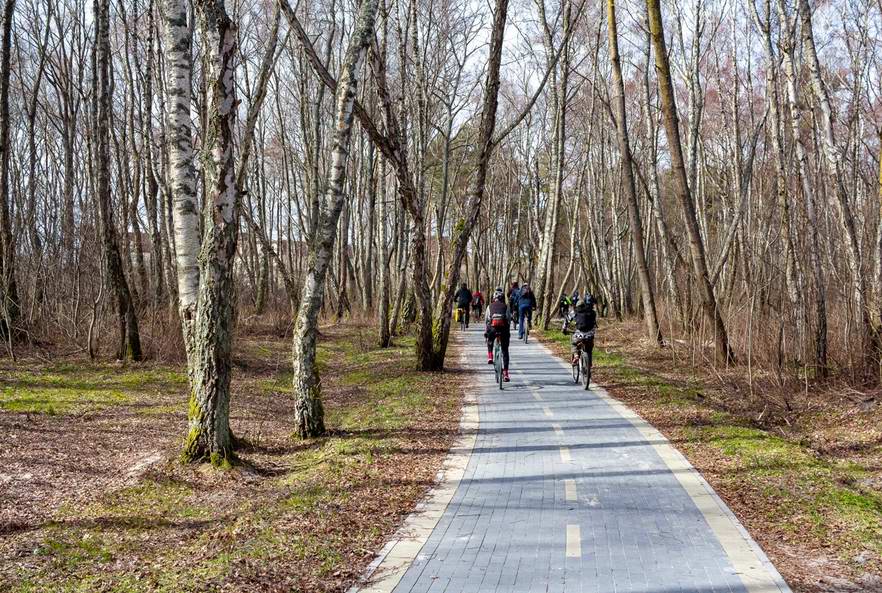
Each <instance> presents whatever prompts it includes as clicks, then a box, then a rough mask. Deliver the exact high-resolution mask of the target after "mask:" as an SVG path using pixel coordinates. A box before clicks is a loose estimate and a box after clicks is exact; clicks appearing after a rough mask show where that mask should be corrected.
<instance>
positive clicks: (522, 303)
mask: <svg viewBox="0 0 882 593" xmlns="http://www.w3.org/2000/svg"><path fill="white" fill-rule="evenodd" d="M535 310H536V295H534V294H533V289H532V288H530V285H529V284H527V283H526V282H524V284H523V286H521V296H520V298H519V299H518V322H517V323H518V337H519V338H520V339H522V340H523V339H524V330H525V329H526V328H525V326H524V320H525V319H526V320H528V321H529V322H530V323H533V311H535Z"/></svg>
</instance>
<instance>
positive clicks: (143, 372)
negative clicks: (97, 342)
mask: <svg viewBox="0 0 882 593" xmlns="http://www.w3.org/2000/svg"><path fill="white" fill-rule="evenodd" d="M2 375H3V379H2V380H0V409H3V410H6V411H9V412H24V413H29V414H72V413H81V412H85V411H96V410H101V409H104V408H107V407H109V406H115V405H123V404H128V403H131V402H133V401H136V400H137V399H139V398H140V397H141V396H148V395H153V394H155V393H156V392H157V391H169V390H177V389H180V388H181V387H183V386H184V385H185V384H186V376H185V375H183V374H182V373H181V372H179V371H178V370H176V369H170V368H138V367H128V368H125V369H120V368H118V367H115V366H111V365H95V364H80V365H74V364H58V365H50V366H46V367H41V368H38V369H28V370H23V369H12V370H9V371H7V370H4V371H3V373H2Z"/></svg>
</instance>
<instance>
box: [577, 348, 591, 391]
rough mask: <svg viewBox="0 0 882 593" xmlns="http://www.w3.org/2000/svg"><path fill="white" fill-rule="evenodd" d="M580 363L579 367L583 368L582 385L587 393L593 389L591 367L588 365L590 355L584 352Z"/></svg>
mask: <svg viewBox="0 0 882 593" xmlns="http://www.w3.org/2000/svg"><path fill="white" fill-rule="evenodd" d="M579 361H580V362H579V366H580V367H582V384H583V385H584V386H585V390H586V391H587V390H588V389H590V387H591V367H590V366H589V363H588V353H587V352H585V351H584V350H583V351H582V354H581V355H580V356H579Z"/></svg>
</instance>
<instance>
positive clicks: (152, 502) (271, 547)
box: [0, 328, 459, 593]
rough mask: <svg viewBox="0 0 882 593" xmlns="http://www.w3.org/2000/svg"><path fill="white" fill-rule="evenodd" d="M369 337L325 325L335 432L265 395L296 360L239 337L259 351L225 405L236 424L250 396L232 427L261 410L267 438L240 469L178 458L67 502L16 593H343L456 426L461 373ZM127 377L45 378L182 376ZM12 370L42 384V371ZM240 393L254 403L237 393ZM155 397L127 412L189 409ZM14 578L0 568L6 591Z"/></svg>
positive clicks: (161, 378)
mask: <svg viewBox="0 0 882 593" xmlns="http://www.w3.org/2000/svg"><path fill="white" fill-rule="evenodd" d="M361 329H363V328H359V330H361ZM355 336H357V337H355ZM373 337H374V336H373V335H372V333H371V332H369V331H368V332H365V331H359V333H357V334H349V333H346V334H343V333H342V332H341V331H339V330H337V329H336V328H329V329H323V337H322V339H321V341H320V342H319V349H318V360H319V362H320V368H319V370H320V373H321V379H322V390H323V397H324V404H325V412H326V417H325V422H326V426H327V428H328V429H329V436H326V437H322V438H318V439H312V440H307V441H300V440H298V439H296V438H294V437H292V436H291V427H292V426H293V417H292V416H293V414H292V411H291V407H289V406H280V405H275V403H274V402H275V400H273V399H271V398H267V397H266V395H267V394H279V393H281V394H288V393H290V391H291V380H292V376H291V372H290V368H289V366H288V365H284V364H279V361H280V359H279V358H278V356H279V352H281V351H282V350H283V349H282V347H281V346H278V344H275V345H270V346H266V347H263V346H261V345H260V344H258V343H256V342H253V341H252V342H249V343H248V344H246V347H245V349H244V350H243V352H244V353H245V354H246V355H247V356H248V357H250V358H249V359H248V360H247V361H246V363H247V364H246V365H245V366H246V368H245V369H243V370H239V369H237V370H236V372H235V373H234V380H236V381H238V383H237V384H235V385H234V386H233V391H234V399H233V405H232V406H231V410H232V411H233V414H234V429H235V428H236V421H237V419H236V418H235V414H236V412H237V411H238V412H240V413H241V411H242V410H243V407H244V406H245V405H251V406H253V407H252V408H251V409H249V410H247V412H248V414H243V415H242V416H240V417H239V419H238V422H243V420H242V417H243V416H245V417H248V416H249V415H253V416H255V417H258V418H259V420H255V421H252V422H253V424H251V425H250V427H249V431H253V433H255V434H259V435H260V438H258V439H256V440H255V444H254V448H253V449H248V450H245V451H243V452H242V458H243V461H244V463H245V465H242V466H239V467H236V468H233V469H232V470H230V471H229V472H223V473H218V472H212V471H204V470H203V469H201V468H194V467H190V466H183V465H179V464H177V463H172V464H170V465H167V466H166V465H163V466H162V467H156V468H154V469H152V470H151V471H150V472H149V473H148V474H146V475H144V476H142V477H140V478H138V481H137V482H136V483H134V484H131V485H127V486H125V487H122V488H115V489H113V490H112V491H109V492H107V493H106V494H102V495H100V496H97V497H96V498H95V500H94V501H93V502H90V503H87V504H74V503H71V504H66V505H63V506H62V507H61V508H59V509H58V510H57V511H56V513H55V517H54V520H53V521H52V522H51V523H50V524H49V525H47V526H45V527H43V528H41V529H40V530H39V531H35V532H32V533H31V535H30V540H29V541H30V542H35V541H36V542H37V543H38V546H39V550H40V551H41V554H42V555H41V556H36V557H35V558H36V561H35V562H34V563H32V564H30V565H27V564H26V565H24V567H23V568H21V569H18V574H17V576H16V579H15V580H14V581H12V582H10V583H9V587H8V589H9V590H12V591H16V592H19V593H22V592H25V591H48V590H51V591H63V592H66V593H67V592H70V593H73V592H77V593H78V592H80V591H95V590H102V591H118V592H126V593H141V592H145V593H146V592H147V591H150V592H162V593H171V592H175V593H177V592H191V591H192V592H197V591H199V592H202V591H209V590H211V591H214V590H230V591H237V590H253V589H254V587H261V588H262V590H267V589H270V588H273V587H277V588H284V589H285V590H292V591H298V592H303V593H318V592H319V591H330V590H346V589H347V588H348V585H349V584H351V583H352V581H353V579H354V578H355V576H357V575H358V574H360V571H361V570H362V568H363V566H364V565H365V564H366V562H367V561H369V559H370V553H369V551H370V550H375V549H376V548H378V547H379V545H380V544H381V542H382V539H383V537H384V535H385V534H387V533H389V532H391V530H393V529H394V527H395V525H396V524H397V521H398V517H399V516H400V514H402V513H404V512H407V511H408V510H409V509H410V508H411V506H410V505H412V504H413V502H414V501H415V500H417V499H418V498H419V497H420V496H421V495H422V493H423V492H424V490H425V488H426V487H427V485H428V484H429V483H431V480H432V479H433V477H434V476H435V474H436V472H437V465H436V464H437V463H440V459H441V458H443V447H444V445H445V443H446V442H448V441H447V440H446V439H448V438H450V437H449V435H450V434H453V433H454V432H455V430H456V426H457V424H458V414H457V409H458V401H459V390H458V389H457V388H456V380H455V378H454V377H452V376H451V375H445V374H428V373H419V372H417V371H415V370H414V369H415V366H416V365H415V360H414V354H413V345H414V341H413V339H410V338H404V339H400V341H399V342H398V343H397V345H396V346H395V347H393V348H389V349H385V350H380V349H377V348H376V347H375V346H374V343H375V340H374V339H373ZM285 346H286V348H284V350H287V344H286V345H285ZM267 358H271V360H267ZM286 362H288V361H286ZM267 363H269V364H267ZM273 368H278V369H279V370H278V371H277V372H274V373H273V372H272V369H273ZM130 371H133V372H134V373H141V370H140V369H130V368H125V369H114V374H115V376H114V375H111V374H109V373H108V374H107V375H105V374H104V371H103V370H101V369H94V368H93V369H91V370H88V371H86V370H84V369H82V368H72V369H69V370H68V371H66V372H64V373H57V374H56V376H55V378H53V379H50V380H48V381H47V382H46V383H51V382H55V383H57V385H58V386H59V387H58V388H64V389H69V390H71V391H72V392H73V393H75V394H76V395H77V397H82V395H83V393H84V390H83V389H79V388H85V387H87V386H93V387H99V388H100V389H97V391H99V392H100V393H107V392H119V393H127V394H130V400H128V401H127V402H125V403H129V402H130V401H132V400H138V401H141V402H143V398H144V397H146V395H148V394H149V393H150V391H151V390H155V389H157V388H159V386H163V387H165V386H173V385H177V384H178V381H179V383H180V384H179V386H180V387H182V388H183V387H185V385H186V377H185V376H184V375H180V376H179V377H177V378H176V377H174V376H173V375H172V374H171V373H169V374H163V373H164V371H162V370H157V371H155V374H154V375H152V376H151V375H145V374H140V375H138V374H134V375H133V376H131V377H127V376H125V375H126V374H127V373H129V372H130ZM151 372H154V371H152V370H151ZM249 372H251V374H250V375H249ZM16 379H19V380H20V381H21V382H22V383H24V382H30V383H37V382H40V384H41V388H45V387H42V386H43V385H44V383H43V382H42V377H38V376H37V375H36V374H32V375H30V376H25V375H24V374H22V375H21V376H19V377H16ZM75 381H79V382H80V384H78V385H77V384H75V383H74V382H75ZM28 388H36V387H33V386H28ZM127 388H130V389H131V390H130V391H126V389H127ZM237 393H247V394H249V395H250V396H251V397H250V398H249V399H245V398H243V399H245V401H243V399H238V398H237V396H236V394H237ZM142 396H143V397H142ZM240 397H242V396H240ZM143 403H147V402H143ZM149 404H150V405H143V406H141V407H140V408H136V412H137V414H136V415H132V416H131V417H137V415H141V414H157V415H158V414H167V413H181V414H183V410H184V408H185V406H183V404H182V406H181V408H180V409H178V407H177V406H174V405H173V404H172V403H171V402H169V401H168V400H165V401H150V402H149ZM89 405H91V404H89ZM108 405H109V404H108ZM267 410H284V413H283V415H284V422H278V418H274V419H273V420H276V423H275V424H273V425H272V426H275V427H278V426H282V428H281V431H283V432H280V431H279V429H278V428H268V427H267V426H269V425H270V423H269V422H267V424H266V425H264V424H259V423H260V422H263V421H264V420H263V419H264V418H266V414H267V413H268V412H267ZM273 430H275V431H276V432H272V431H273ZM434 431H437V432H438V434H437V435H436V434H434ZM445 431H448V432H447V433H445ZM242 433H246V431H245V430H243V431H242ZM242 433H240V434H242ZM248 434H251V433H250V432H249V433H248ZM426 434H428V435H429V436H428V437H425V436H423V435H426ZM174 436H175V438H176V439H178V438H180V435H179V434H176V435H174ZM421 438H425V439H426V440H425V441H421V440H420V439H421ZM433 460H434V461H433ZM248 464H252V465H250V466H249V465H248ZM433 464H435V465H433ZM6 585H7V583H6V582H5V581H3V577H0V589H2V590H7V587H6Z"/></svg>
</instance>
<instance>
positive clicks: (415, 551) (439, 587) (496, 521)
mask: <svg viewBox="0 0 882 593" xmlns="http://www.w3.org/2000/svg"><path fill="white" fill-rule="evenodd" d="M512 337H513V338H514V337H515V336H514V335H513V336H512ZM460 338H461V339H462V340H463V345H464V348H465V352H464V355H465V357H466V366H467V368H468V369H469V370H476V371H479V372H478V374H477V376H476V379H475V380H474V382H473V385H474V386H473V387H472V389H473V390H477V391H476V393H477V411H478V416H479V419H474V418H473V420H475V421H476V422H473V425H474V424H476V426H477V431H476V435H473V436H472V437H468V436H466V437H465V438H466V444H462V443H461V444H460V445H459V447H460V449H459V450H457V451H454V452H452V456H453V457H456V456H459V457H460V458H461V460H462V462H461V465H462V468H461V471H460V472H459V473H460V474H461V476H458V479H456V478H454V479H453V480H450V479H448V480H447V484H446V486H445V484H442V485H441V486H440V487H439V488H438V489H436V493H435V494H434V501H433V500H432V499H430V501H429V503H428V504H427V505H426V507H425V508H423V509H422V512H423V516H421V515H420V514H419V513H417V514H416V515H415V516H414V518H412V519H409V524H410V526H411V528H412V529H411V532H410V534H409V535H404V536H402V537H401V538H399V539H398V540H397V541H394V542H390V545H388V546H387V549H386V550H384V558H381V559H380V560H382V562H380V561H378V562H377V564H378V567H377V570H376V571H375V573H374V584H373V585H371V586H369V587H367V588H366V589H364V590H365V591H372V592H373V591H376V592H380V591H387V592H388V591H392V592H394V593H444V592H446V593H489V592H500V593H527V592H534V591H535V592H539V591H542V592H564V593H566V592H571V591H574V592H575V591H578V592H585V593H589V592H590V593H623V592H629V593H675V592H676V593H717V592H726V593H729V592H731V593H772V592H777V593H789V589H788V588H787V585H786V584H785V583H784V581H783V580H782V579H781V577H780V575H779V574H778V573H777V571H775V569H774V567H772V565H771V563H769V562H768V560H767V559H766V557H765V555H764V554H763V553H762V551H761V550H760V549H759V547H758V546H757V545H756V544H755V543H754V542H753V541H752V540H751V539H750V537H749V536H748V535H747V533H746V532H745V531H744V529H743V528H742V527H741V526H740V524H738V522H737V520H736V519H735V517H734V516H733V515H732V514H731V512H730V511H729V510H728V509H727V508H726V507H725V505H724V504H723V503H722V501H721V500H720V499H719V498H717V497H716V495H715V494H713V491H712V490H711V489H710V486H708V485H707V483H706V482H704V480H703V479H702V478H701V477H700V476H699V475H698V474H697V473H696V472H695V471H694V470H693V469H692V467H691V466H690V465H689V464H688V462H686V460H685V458H683V457H682V456H681V455H680V454H679V453H677V452H676V451H675V450H674V449H673V447H671V446H670V444H669V443H668V442H667V441H666V440H665V439H664V437H663V436H662V435H661V434H660V433H658V432H657V431H655V429H653V428H652V427H650V426H648V425H646V424H645V423H644V422H642V420H640V418H639V417H637V416H636V415H635V414H634V413H633V412H631V411H630V410H629V409H628V408H626V407H624V406H623V405H622V404H620V403H619V402H617V401H615V400H613V399H611V398H610V397H609V396H608V395H607V394H606V393H605V392H604V391H603V390H601V389H598V388H593V389H592V391H584V390H583V389H582V387H581V386H579V385H575V384H573V382H572V377H571V375H570V372H569V367H568V365H565V364H564V363H562V362H561V361H560V360H559V359H558V358H557V357H555V356H553V355H552V354H551V353H550V352H549V351H548V350H547V349H546V348H545V347H544V346H542V345H541V344H539V343H537V342H536V341H535V340H532V339H531V341H530V343H529V344H526V345H525V344H523V343H521V342H516V341H514V339H513V340H512V344H511V375H512V382H511V383H508V384H506V388H505V390H504V391H500V390H499V389H498V387H497V386H496V385H495V384H494V374H493V367H492V366H490V365H486V364H485V361H486V354H485V352H486V350H485V347H484V346H483V340H482V337H481V332H480V329H479V328H472V329H470V330H468V331H467V332H465V335H464V336H460ZM598 375H599V373H595V378H599V377H598ZM601 380H602V378H601ZM469 438H471V440H469ZM469 446H471V448H470V450H469ZM454 465H455V463H454ZM449 473H453V474H456V471H455V470H454V471H453V472H449ZM445 488H446V489H447V490H448V491H449V492H448V493H447V495H446V496H445V495H444V492H443V491H444V490H445ZM439 491H440V492H439ZM433 514H434V515H435V517H434V518H433V517H432V515H433ZM415 525H419V526H418V527H414V526H415ZM420 530H421V531H422V533H423V535H422V537H421V536H420V535H419V532H420ZM396 562H397V563H396Z"/></svg>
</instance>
